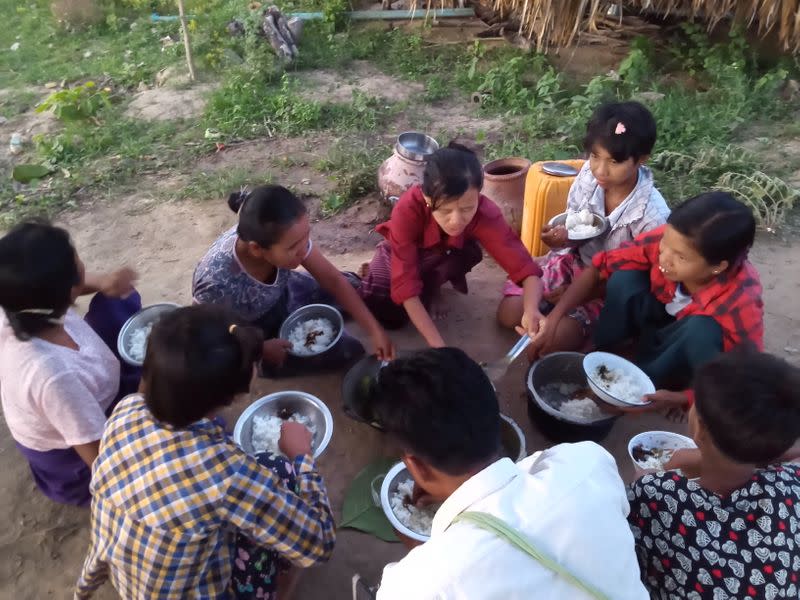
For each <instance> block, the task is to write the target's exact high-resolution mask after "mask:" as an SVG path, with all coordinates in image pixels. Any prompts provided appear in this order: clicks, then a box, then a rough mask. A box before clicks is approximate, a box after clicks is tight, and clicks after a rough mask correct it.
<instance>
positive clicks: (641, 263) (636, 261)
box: [592, 226, 664, 279]
mask: <svg viewBox="0 0 800 600" xmlns="http://www.w3.org/2000/svg"><path fill="white" fill-rule="evenodd" d="M663 235H664V226H662V227H658V228H657V229H652V230H650V231H647V232H645V233H643V234H641V235H640V236H638V237H637V238H636V239H634V240H633V241H630V242H626V243H625V244H622V245H621V246H620V247H619V248H615V249H614V250H607V251H605V252H598V253H597V254H596V255H595V257H594V258H593V259H592V264H593V265H594V266H595V267H596V268H597V270H598V271H600V275H601V276H602V277H603V278H604V279H608V278H609V277H611V274H612V273H614V272H615V271H649V270H650V269H651V268H652V267H653V265H655V264H657V263H658V246H659V244H660V243H661V237H662V236H663Z"/></svg>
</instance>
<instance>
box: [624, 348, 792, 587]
mask: <svg viewBox="0 0 800 600" xmlns="http://www.w3.org/2000/svg"><path fill="white" fill-rule="evenodd" d="M693 389H694V393H695V403H694V406H693V407H692V409H691V410H690V412H689V430H690V432H691V436H692V437H693V438H694V441H695V443H696V444H697V447H698V449H699V450H698V451H690V452H689V453H688V455H689V456H697V458H698V460H686V457H687V454H686V453H684V452H683V451H679V452H676V453H675V455H674V456H673V458H672V460H671V461H670V462H669V463H668V465H667V469H668V472H666V473H656V474H653V475H646V476H644V477H643V478H641V479H640V480H639V481H637V482H635V483H634V484H633V485H631V487H630V489H629V492H628V498H629V500H630V504H631V513H630V515H629V517H628V518H629V521H630V525H631V528H632V530H633V534H634V537H635V538H636V551H637V554H638V557H639V564H640V566H641V572H642V579H643V581H644V583H645V585H646V586H647V588H648V589H649V591H650V593H651V597H653V598H664V599H671V598H691V597H696V598H778V597H780V598H797V597H798V595H800V587H798V586H800V581H798V578H800V464H786V463H785V464H774V465H773V466H770V467H762V466H759V465H765V464H769V463H775V462H777V461H778V460H779V457H781V456H782V455H784V453H786V451H787V450H789V448H790V447H791V446H792V445H793V444H794V443H795V440H797V439H798V438H800V396H799V395H798V389H800V370H799V369H797V368H796V367H792V366H790V365H789V364H788V363H786V362H785V361H783V360H780V359H778V358H775V357H773V356H770V355H768V354H759V353H756V352H740V351H737V352H731V353H728V354H723V355H720V356H718V357H717V358H716V359H714V360H713V361H711V362H709V363H707V364H706V365H705V366H703V367H701V368H700V369H699V370H698V372H697V375H696V377H695V380H694V385H693ZM673 468H681V469H683V470H684V472H683V473H680V472H675V471H670V469H673ZM688 477H696V479H689V478H688Z"/></svg>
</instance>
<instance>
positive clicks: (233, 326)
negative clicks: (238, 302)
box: [228, 323, 237, 335]
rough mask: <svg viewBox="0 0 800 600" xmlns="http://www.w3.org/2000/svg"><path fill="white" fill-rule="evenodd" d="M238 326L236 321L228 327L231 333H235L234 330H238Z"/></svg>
mask: <svg viewBox="0 0 800 600" xmlns="http://www.w3.org/2000/svg"><path fill="white" fill-rule="evenodd" d="M236 327H237V325H236V323H234V324H233V325H231V326H230V327H228V333H230V334H231V335H233V332H234V331H236Z"/></svg>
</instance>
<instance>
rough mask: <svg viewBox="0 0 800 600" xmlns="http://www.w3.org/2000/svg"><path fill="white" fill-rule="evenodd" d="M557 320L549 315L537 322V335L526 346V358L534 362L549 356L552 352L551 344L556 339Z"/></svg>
mask: <svg viewBox="0 0 800 600" xmlns="http://www.w3.org/2000/svg"><path fill="white" fill-rule="evenodd" d="M558 321H559V319H554V318H553V315H552V314H550V315H548V316H547V317H543V318H542V320H541V321H539V333H538V334H537V335H536V337H534V338H533V341H531V343H530V346H528V358H529V359H530V360H531V361H534V360H536V359H538V358H541V357H542V356H545V355H547V354H550V353H551V352H552V351H553V350H552V348H553V342H555V339H556V329H557V328H558Z"/></svg>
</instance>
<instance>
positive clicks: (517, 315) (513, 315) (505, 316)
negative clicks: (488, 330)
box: [497, 296, 524, 329]
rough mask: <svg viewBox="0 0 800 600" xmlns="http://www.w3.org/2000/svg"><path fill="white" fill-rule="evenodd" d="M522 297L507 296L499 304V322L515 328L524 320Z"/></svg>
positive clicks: (504, 325)
mask: <svg viewBox="0 0 800 600" xmlns="http://www.w3.org/2000/svg"><path fill="white" fill-rule="evenodd" d="M523 312H524V311H523V308H522V297H520V296H506V297H504V298H503V299H502V300H500V304H499V305H498V306H497V322H498V323H499V324H500V325H501V326H503V327H506V328H508V329H514V328H515V327H516V326H517V325H519V324H520V322H521V321H522V313H523Z"/></svg>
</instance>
